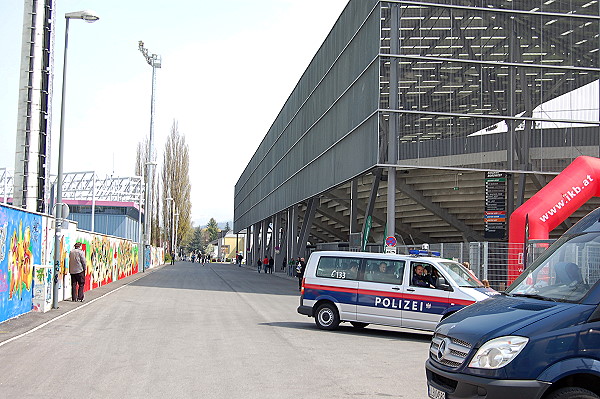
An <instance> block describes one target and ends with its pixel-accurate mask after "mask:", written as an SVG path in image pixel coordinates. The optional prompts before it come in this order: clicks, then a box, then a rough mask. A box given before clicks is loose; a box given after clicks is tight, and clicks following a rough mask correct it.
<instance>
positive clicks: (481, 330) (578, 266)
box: [425, 208, 600, 399]
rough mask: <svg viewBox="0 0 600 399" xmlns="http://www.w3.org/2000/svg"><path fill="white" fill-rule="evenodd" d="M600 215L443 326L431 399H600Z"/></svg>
mask: <svg viewBox="0 0 600 399" xmlns="http://www.w3.org/2000/svg"><path fill="white" fill-rule="evenodd" d="M599 281H600V208H598V209H596V210H595V211H593V212H591V213H590V214H588V215H587V216H585V217H584V218H583V219H582V220H580V221H579V222H578V223H577V224H575V225H574V226H573V227H571V228H570V229H569V230H568V231H567V232H566V233H565V234H564V235H563V236H562V237H561V238H560V239H559V240H557V241H556V242H555V243H554V244H552V245H551V246H550V248H548V249H547V250H546V251H545V252H544V253H543V254H542V255H541V256H540V257H538V259H536V261H535V262H533V263H532V264H531V266H529V267H528V268H527V269H526V270H525V271H524V272H523V273H522V274H521V275H520V276H519V278H518V279H517V280H515V282H514V283H513V284H512V285H511V286H510V287H509V288H508V289H507V290H506V292H504V293H502V295H496V296H495V297H492V298H490V299H487V300H485V301H482V302H477V303H475V304H473V305H471V306H468V307H466V308H464V309H462V310H460V311H458V312H456V313H454V314H452V315H450V316H449V317H447V318H445V319H443V320H442V321H441V322H440V323H439V324H438V326H437V328H436V330H435V333H434V336H433V339H432V342H431V346H430V350H429V359H428V360H427V362H426V365H425V367H426V372H427V385H428V387H427V388H428V394H429V397H430V398H435V399H441V398H446V399H451V398H481V399H484V398H485V399H492V398H509V399H526V398H544V399H559V398H560V399H566V398H569V399H584V398H585V399H589V398H596V399H598V398H600V282H599Z"/></svg>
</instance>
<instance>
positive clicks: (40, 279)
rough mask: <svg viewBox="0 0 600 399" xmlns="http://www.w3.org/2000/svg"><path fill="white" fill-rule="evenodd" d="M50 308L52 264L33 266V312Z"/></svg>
mask: <svg viewBox="0 0 600 399" xmlns="http://www.w3.org/2000/svg"><path fill="white" fill-rule="evenodd" d="M51 308H52V266H42V265H34V266H33V303H32V310H33V311H34V312H42V313H45V312H47V311H49V310H50V309H51Z"/></svg>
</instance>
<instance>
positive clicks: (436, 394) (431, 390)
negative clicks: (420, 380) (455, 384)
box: [427, 384, 446, 399]
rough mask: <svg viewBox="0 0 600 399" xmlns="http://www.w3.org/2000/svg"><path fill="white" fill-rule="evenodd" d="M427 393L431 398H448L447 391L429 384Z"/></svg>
mask: <svg viewBox="0 0 600 399" xmlns="http://www.w3.org/2000/svg"><path fill="white" fill-rule="evenodd" d="M427 394H428V396H429V397H430V398H431V399H446V392H444V391H440V390H439V389H437V388H436V387H432V386H431V385H429V384H427Z"/></svg>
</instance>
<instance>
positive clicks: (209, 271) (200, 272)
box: [130, 262, 299, 296]
mask: <svg viewBox="0 0 600 399" xmlns="http://www.w3.org/2000/svg"><path fill="white" fill-rule="evenodd" d="M130 286H133V287H135V286H138V287H154V288H169V289H182V290H199V291H220V292H239V293H254V294H269V295H285V296H298V295H299V293H298V282H297V280H290V279H287V278H281V277H278V276H276V275H273V274H264V273H260V274H259V273H257V272H256V271H254V270H251V269H248V268H245V267H237V266H236V265H233V264H222V263H207V264H206V265H204V266H202V265H201V264H199V263H191V262H176V263H175V265H167V266H164V267H163V268H161V269H160V270H157V271H156V272H154V273H152V274H150V275H148V276H146V277H144V278H141V279H139V280H137V281H135V282H133V283H131V284H130Z"/></svg>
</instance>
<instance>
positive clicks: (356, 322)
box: [350, 321, 369, 328]
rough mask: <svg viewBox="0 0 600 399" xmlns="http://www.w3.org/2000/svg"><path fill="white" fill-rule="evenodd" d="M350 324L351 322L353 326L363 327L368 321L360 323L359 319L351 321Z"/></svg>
mask: <svg viewBox="0 0 600 399" xmlns="http://www.w3.org/2000/svg"><path fill="white" fill-rule="evenodd" d="M350 324H352V326H353V327H354V328H365V327H366V326H368V325H369V323H361V322H360V321H351V322H350Z"/></svg>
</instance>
